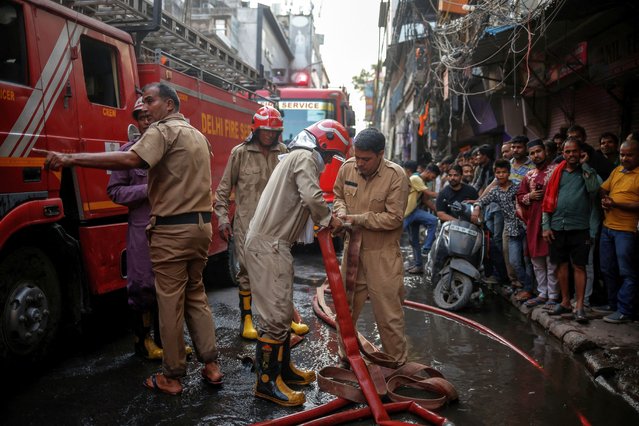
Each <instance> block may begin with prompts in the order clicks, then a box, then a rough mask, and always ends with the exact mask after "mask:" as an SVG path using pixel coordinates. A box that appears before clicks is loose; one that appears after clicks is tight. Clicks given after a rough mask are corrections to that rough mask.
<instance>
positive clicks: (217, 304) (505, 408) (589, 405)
mask: <svg viewBox="0 0 639 426" xmlns="http://www.w3.org/2000/svg"><path fill="white" fill-rule="evenodd" d="M406 283H407V285H406V295H407V298H408V299H410V300H414V301H416V302H421V303H428V301H429V298H430V296H429V290H428V289H427V288H425V287H424V284H423V283H422V282H421V280H420V278H419V277H409V278H407V281H406ZM314 290H315V289H314V287H312V286H308V285H300V284H297V285H296V286H295V295H294V297H295V304H296V306H297V307H298V309H299V310H300V313H301V315H302V317H303V319H304V321H305V322H306V323H307V324H308V325H309V326H310V328H311V331H310V333H309V334H308V335H307V336H306V337H305V340H304V342H303V343H302V344H301V345H299V346H298V347H297V348H295V349H294V350H293V354H292V357H293V359H294V361H295V362H296V363H297V364H298V365H299V366H300V367H302V368H314V369H316V370H318V369H320V368H322V367H325V366H328V365H335V364H336V359H337V358H336V353H337V346H336V341H335V333H334V331H333V330H332V329H330V328H329V327H328V326H326V325H325V324H324V323H323V322H322V321H321V320H319V319H318V318H317V317H316V316H315V315H314V313H313V311H312V306H311V300H312V296H313V294H314ZM209 300H210V301H211V303H212V304H213V308H214V312H215V315H216V325H217V337H218V345H219V349H220V358H221V364H222V368H223V371H224V373H225V379H224V380H225V384H224V386H223V387H222V388H221V389H220V390H215V389H212V388H211V387H209V386H207V385H206V384H205V383H203V381H202V380H201V379H200V377H199V369H200V368H201V366H200V364H199V363H197V362H190V363H189V364H188V368H189V370H188V376H187V377H186V378H185V379H184V381H183V383H184V386H185V392H184V394H183V395H182V396H181V397H171V396H167V395H160V394H156V393H153V392H150V391H148V390H146V389H144V388H143V387H142V385H141V383H142V380H143V379H144V378H145V377H146V376H148V375H150V374H152V373H154V372H156V371H158V369H159V364H156V363H150V362H145V361H141V360H139V359H138V358H136V357H135V356H133V355H128V356H127V355H126V354H127V353H128V351H130V350H131V340H130V339H131V338H130V336H129V335H128V334H125V335H123V336H120V337H119V338H117V339H113V340H108V341H105V342H104V343H103V344H102V345H101V346H99V345H98V346H96V347H95V348H93V349H92V350H86V351H82V352H73V353H69V354H67V359H66V360H65V361H64V362H61V363H60V364H59V365H56V366H55V367H53V368H52V369H51V370H50V371H48V372H47V373H46V374H43V375H42V376H41V377H38V378H37V379H36V380H33V382H30V383H28V384H27V385H25V386H23V387H22V388H20V391H19V392H16V393H15V394H14V395H12V396H11V397H10V398H7V399H5V400H4V406H3V407H1V408H2V410H3V424H16V425H18V424H19V425H23V424H49V423H57V424H60V423H64V424H83V425H101V424H171V425H172V424H185V425H186V424H198V425H216V426H217V425H219V426H227V425H228V426H243V425H247V424H251V423H254V422H257V421H261V420H266V419H271V418H276V417H280V416H284V415H287V414H291V413H295V412H299V411H303V410H307V409H310V408H313V407H315V406H317V405H320V404H323V403H326V402H328V401H330V400H332V399H333V397H332V396H331V395H328V394H326V393H323V392H320V391H319V389H318V387H317V384H313V385H311V386H309V387H306V388H298V389H303V390H304V391H305V394H306V397H307V402H306V404H305V405H304V406H303V407H298V408H284V407H279V406H276V405H275V404H272V403H269V402H265V401H262V400H258V399H256V398H254V397H253V396H252V388H253V384H254V380H255V375H254V373H253V372H251V371H250V366H248V365H246V364H242V362H241V361H240V360H239V359H237V355H238V354H250V355H252V354H253V352H254V344H253V343H252V342H249V341H245V340H243V339H241V338H240V337H239V336H238V327H239V308H238V296H237V289H236V288H218V289H213V290H212V291H210V292H209ZM464 315H466V316H468V317H470V318H471V319H473V320H475V321H478V322H481V323H482V324H485V325H486V326H488V327H490V328H492V329H493V330H495V331H496V332H498V333H499V334H501V335H502V336H504V337H505V338H507V339H509V340H511V341H512V342H513V343H515V344H516V345H518V346H519V347H520V348H522V349H523V350H524V351H526V352H527V353H529V354H531V355H532V356H533V357H534V358H535V359H536V360H538V362H539V363H540V364H542V365H543V366H544V368H545V373H543V372H541V371H539V370H538V369H536V368H535V367H534V366H532V365H531V364H529V363H528V362H527V361H526V360H524V359H523V358H522V357H520V356H519V355H517V354H516V353H515V352H513V351H511V350H509V349H508V348H506V347H505V346H503V345H501V344H500V343H498V342H496V341H494V340H492V339H490V338H489V337H487V336H485V335H482V334H480V333H478V332H476V331H475V330H473V329H471V328H469V327H467V326H463V325H460V324H458V323H456V322H454V321H451V320H448V319H445V318H442V317H438V316H435V315H432V314H428V313H423V312H420V311H416V310H413V309H407V310H406V331H407V336H408V344H409V359H410V360H413V361H417V362H422V363H424V364H428V365H432V366H433V367H435V368H437V369H438V370H440V371H441V372H442V373H443V374H444V375H445V376H446V378H447V379H448V380H449V381H451V383H453V384H454V385H455V386H456V388H457V390H458V392H459V395H460V401H459V402H458V403H456V404H452V405H451V406H449V407H446V408H444V409H443V410H441V411H439V412H440V414H442V415H444V416H447V417H449V418H450V419H451V420H452V421H454V422H455V423H456V424H457V425H489V424H506V425H578V424H580V422H579V418H578V415H577V410H579V411H581V412H582V414H583V415H584V416H585V418H586V419H588V421H590V423H591V424H593V425H599V424H606V425H608V424H639V414H637V413H636V412H635V411H633V410H632V409H631V408H630V407H629V406H628V405H627V404H625V403H624V402H623V401H621V399H620V398H617V397H616V396H614V395H611V394H610V393H609V392H607V391H605V390H604V389H602V387H601V386H599V385H597V384H596V383H595V382H594V380H592V378H591V377H590V376H589V375H588V374H587V373H586V371H585V368H584V367H583V366H582V365H580V364H579V361H575V360H574V359H573V357H572V355H571V354H568V353H565V352H564V351H563V350H562V348H561V346H560V344H559V343H558V342H557V341H556V340H555V339H553V338H552V337H549V336H547V335H546V334H545V331H544V330H543V329H541V328H540V327H536V326H535V325H534V324H530V323H528V322H527V321H526V320H525V319H523V317H522V315H521V314H520V313H519V312H518V311H516V310H515V309H514V308H513V307H512V306H510V305H509V304H507V303H505V302H504V301H503V300H502V299H501V298H499V297H497V296H491V295H489V296H488V297H487V299H486V301H485V302H484V304H483V305H482V306H481V307H479V308H477V309H474V310H470V311H467V312H465V313H464ZM358 328H359V329H360V331H362V333H363V334H364V335H365V336H366V337H367V338H368V339H370V340H371V341H373V342H375V343H379V341H378V339H377V338H376V336H377V330H376V327H375V325H374V321H373V318H372V313H371V311H370V307H368V306H367V307H366V308H365V310H364V312H363V314H362V317H361V318H360V320H359V322H358ZM394 418H395V419H398V420H399V419H401V420H403V421H409V422H413V423H416V422H417V421H418V419H416V418H415V417H412V416H409V415H400V416H394ZM372 423H373V422H372V421H371V420H366V421H362V422H358V423H353V424H361V425H364V424H365V425H370V424H372Z"/></svg>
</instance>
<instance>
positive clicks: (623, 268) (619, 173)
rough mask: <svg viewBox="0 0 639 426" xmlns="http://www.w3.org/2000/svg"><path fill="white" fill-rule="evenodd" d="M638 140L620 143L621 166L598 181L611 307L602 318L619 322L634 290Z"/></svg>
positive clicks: (624, 318) (628, 312) (631, 303)
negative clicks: (608, 313) (606, 177)
mask: <svg viewBox="0 0 639 426" xmlns="http://www.w3.org/2000/svg"><path fill="white" fill-rule="evenodd" d="M637 166H639V140H638V139H633V136H632V135H631V136H630V137H629V138H628V139H627V140H626V141H625V142H624V143H623V144H621V166H619V167H617V168H616V169H615V170H613V172H612V173H611V175H610V177H609V178H608V179H607V180H606V181H605V182H604V183H603V184H602V185H601V192H602V196H603V198H602V200H601V206H602V207H603V209H604V212H605V219H604V223H603V230H602V231H601V242H600V246H599V256H600V259H601V262H600V263H601V274H602V275H603V278H604V283H605V285H606V289H607V290H608V306H607V307H604V309H607V310H611V311H613V312H612V313H611V314H610V315H608V316H606V317H604V321H606V322H609V323H613V324H620V323H624V322H628V321H629V320H630V318H631V317H632V315H633V312H634V310H633V308H634V302H635V298H636V294H637V221H639V167H637Z"/></svg>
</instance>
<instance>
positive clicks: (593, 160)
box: [568, 124, 614, 180]
mask: <svg viewBox="0 0 639 426" xmlns="http://www.w3.org/2000/svg"><path fill="white" fill-rule="evenodd" d="M568 137H573V138H576V139H577V140H579V143H580V144H581V147H580V148H581V152H582V153H585V154H586V160H585V161H586V162H587V163H588V165H589V166H590V167H592V168H593V169H595V171H596V172H597V174H598V175H599V177H600V178H601V179H602V180H606V179H608V176H610V172H612V170H613V169H614V166H613V165H612V164H610V163H609V162H608V161H607V160H606V158H605V157H604V156H603V155H602V154H597V153H596V152H595V149H594V148H593V147H592V146H590V145H589V144H588V143H587V135H586V129H584V128H583V127H581V126H579V125H577V124H575V125H574V126H571V127H570V128H569V129H568Z"/></svg>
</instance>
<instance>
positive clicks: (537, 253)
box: [517, 139, 559, 307]
mask: <svg viewBox="0 0 639 426" xmlns="http://www.w3.org/2000/svg"><path fill="white" fill-rule="evenodd" d="M527 148H528V156H529V157H530V160H531V161H532V162H533V164H534V165H535V168H534V169H532V170H530V171H528V173H526V175H525V176H524V178H523V179H522V181H521V185H520V186H519V191H517V203H518V204H519V207H520V209H519V211H520V212H521V215H522V216H523V217H522V219H523V220H524V222H525V223H526V230H527V232H526V242H527V244H528V255H529V256H530V260H531V262H532V265H533V271H534V274H535V278H536V280H537V293H538V294H537V297H535V298H532V299H529V300H527V301H526V302H524V304H525V305H526V306H528V307H533V306H537V305H541V304H549V305H552V304H555V303H557V301H558V300H559V288H558V285H557V278H556V276H555V270H556V269H557V266H556V265H555V264H553V263H552V262H551V261H550V257H549V250H548V243H547V242H546V241H545V240H544V238H543V232H542V229H541V213H542V209H541V205H542V200H543V198H544V193H545V191H546V185H548V180H549V179H550V175H551V174H552V171H553V170H554V169H555V164H550V163H549V161H548V159H547V158H546V150H545V147H544V143H543V142H542V141H541V139H535V140H532V141H530V142H528V144H527Z"/></svg>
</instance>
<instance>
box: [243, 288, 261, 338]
mask: <svg viewBox="0 0 639 426" xmlns="http://www.w3.org/2000/svg"><path fill="white" fill-rule="evenodd" d="M240 335H241V336H242V337H243V338H245V339H248V340H255V339H257V330H256V329H255V327H254V326H253V315H252V312H251V292H250V291H243V290H240Z"/></svg>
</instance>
